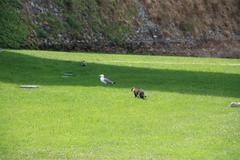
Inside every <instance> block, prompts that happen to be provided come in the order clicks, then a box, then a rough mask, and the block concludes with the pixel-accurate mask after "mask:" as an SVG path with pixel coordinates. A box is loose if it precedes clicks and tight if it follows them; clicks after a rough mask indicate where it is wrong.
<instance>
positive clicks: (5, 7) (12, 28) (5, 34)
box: [0, 0, 28, 48]
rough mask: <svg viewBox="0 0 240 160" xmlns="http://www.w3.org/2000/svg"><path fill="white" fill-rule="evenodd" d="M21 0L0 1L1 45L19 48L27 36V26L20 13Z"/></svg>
mask: <svg viewBox="0 0 240 160" xmlns="http://www.w3.org/2000/svg"><path fill="white" fill-rule="evenodd" d="M20 7H21V3H20V1H19V0H1V1H0V24H1V25H0V47H3V48H19V47H20V45H21V44H22V42H23V41H24V39H25V38H26V37H27V34H28V32H27V26H26V25H25V24H24V22H23V20H22V19H21V15H20Z"/></svg>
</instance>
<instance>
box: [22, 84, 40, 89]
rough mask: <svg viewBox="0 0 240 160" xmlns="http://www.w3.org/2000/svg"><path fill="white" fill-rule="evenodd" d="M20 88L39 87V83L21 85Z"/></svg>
mask: <svg viewBox="0 0 240 160" xmlns="http://www.w3.org/2000/svg"><path fill="white" fill-rule="evenodd" d="M20 88H39V86H37V85H21V86H20Z"/></svg>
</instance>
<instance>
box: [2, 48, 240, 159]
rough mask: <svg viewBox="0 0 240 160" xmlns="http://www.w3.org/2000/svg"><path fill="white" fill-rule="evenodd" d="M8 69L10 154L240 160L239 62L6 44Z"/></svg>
mask: <svg viewBox="0 0 240 160" xmlns="http://www.w3.org/2000/svg"><path fill="white" fill-rule="evenodd" d="M81 60H86V61H87V62H88V65H87V67H81V66H80V63H79V61H81ZM0 70H1V73H0V159H2V160H7V159H24V160H27V159H49V160H50V159H51V160H52V159H83V160H92V159H97V160H108V159H115V160H120V159H122V160H126V159H131V160H132V159H136V160H139V159H143V160H145V159H146V160H150V159H151V160H155V159H156V160H239V157H240V108H230V107H229V104H230V102H232V101H240V60H236V59H235V60H234V59H213V58H212V59H208V58H184V57H156V56H133V55H111V54H94V53H92V54H91V53H88V54H86V53H66V52H65V53H64V52H47V51H25V50H21V51H20V50H5V51H2V52H0ZM64 72H73V73H74V76H73V77H69V78H63V77H62V75H63V73H64ZM101 73H103V74H105V75H106V76H107V77H109V78H110V79H112V80H115V81H116V82H117V84H116V85H114V86H104V85H103V84H101V83H100V82H99V76H98V75H99V74H101ZM22 84H34V85H39V86H40V88H38V89H21V88H19V85H22ZM132 86H139V87H142V88H143V89H144V90H145V93H146V95H147V99H146V100H141V99H137V98H134V96H133V94H132V93H131V92H130V89H131V88H132Z"/></svg>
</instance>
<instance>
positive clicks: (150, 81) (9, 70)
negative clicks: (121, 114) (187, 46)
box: [0, 52, 240, 98]
mask: <svg viewBox="0 0 240 160" xmlns="http://www.w3.org/2000/svg"><path fill="white" fill-rule="evenodd" d="M0 70H1V74H0V81H2V82H7V83H14V84H17V85H19V84H37V85H62V86H64V85H66V86H70V85H72V86H74V85H81V86H102V84H101V83H100V82H99V77H98V75H99V74H101V73H104V74H106V75H108V76H109V77H110V78H111V79H113V80H115V81H116V82H117V84H116V85H115V86H114V87H115V88H128V89H130V88H131V87H132V86H140V87H142V88H144V89H145V90H156V91H166V92H178V93H186V94H197V95H213V96H221V97H236V98H239V97H240V92H239V89H240V74H226V73H212V72H192V71H180V70H166V69H148V68H136V67H127V66H115V65H105V64H96V63H90V64H88V66H87V67H81V66H80V63H79V62H73V61H62V60H52V59H44V58H39V57H33V56H28V55H22V54H18V53H14V52H2V53H0ZM64 72H73V73H74V76H73V77H69V78H63V77H62V75H63V73H64Z"/></svg>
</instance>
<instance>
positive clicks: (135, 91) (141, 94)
mask: <svg viewBox="0 0 240 160" xmlns="http://www.w3.org/2000/svg"><path fill="white" fill-rule="evenodd" d="M131 91H132V92H133V94H134V96H135V97H138V98H141V99H145V98H146V96H145V95H144V90H143V89H141V88H137V87H133V88H132V89H131Z"/></svg>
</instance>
